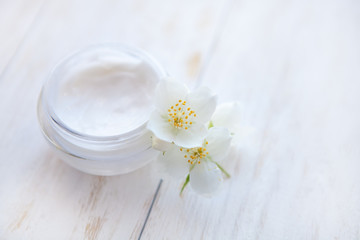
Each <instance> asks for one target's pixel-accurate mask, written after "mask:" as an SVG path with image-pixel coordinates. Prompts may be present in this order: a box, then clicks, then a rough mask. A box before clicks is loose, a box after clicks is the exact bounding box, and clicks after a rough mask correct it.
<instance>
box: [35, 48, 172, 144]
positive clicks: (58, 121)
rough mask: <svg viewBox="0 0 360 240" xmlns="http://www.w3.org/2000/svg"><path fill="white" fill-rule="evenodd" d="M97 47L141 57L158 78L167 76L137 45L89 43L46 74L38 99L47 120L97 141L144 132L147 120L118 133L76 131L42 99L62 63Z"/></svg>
mask: <svg viewBox="0 0 360 240" xmlns="http://www.w3.org/2000/svg"><path fill="white" fill-rule="evenodd" d="M98 48H99V49H100V48H113V49H115V50H119V51H121V52H123V53H125V54H129V55H131V56H135V57H138V58H141V59H142V60H144V61H146V63H148V64H149V65H150V66H151V67H152V69H153V70H154V71H155V73H156V74H157V75H158V76H159V80H161V79H162V78H165V77H167V76H168V74H167V72H166V71H165V70H164V69H163V67H162V66H161V65H160V63H159V62H157V61H156V60H155V59H154V58H153V57H152V56H151V55H149V54H148V53H147V52H146V51H144V50H142V49H140V48H138V47H133V46H130V45H125V44H120V43H102V44H96V45H90V46H88V47H85V48H82V49H80V50H78V51H76V52H74V53H72V54H70V55H68V56H66V57H64V58H63V59H62V60H61V61H59V63H58V64H56V65H55V67H54V68H53V69H52V70H51V72H50V74H49V75H48V77H47V80H46V82H45V84H44V86H43V88H42V90H41V92H40V96H39V101H42V102H43V104H44V105H45V106H44V109H43V110H44V111H45V112H46V113H47V114H48V117H49V118H50V119H49V120H50V121H51V122H52V123H53V124H55V125H56V126H57V127H59V128H60V129H61V130H63V131H65V132H66V133H68V134H70V135H72V136H74V137H77V138H80V139H83V140H87V141H97V142H98V141H104V142H108V141H116V140H126V139H129V138H131V137H133V136H134V135H138V134H141V133H142V132H144V131H145V130H146V125H147V121H148V120H145V122H143V123H142V124H140V125H138V126H137V127H135V128H133V129H131V130H129V131H126V132H123V133H120V134H115V135H106V136H97V135H91V134H86V133H83V132H80V131H77V130H75V129H73V128H71V127H69V126H68V125H67V124H65V123H64V122H63V121H62V120H61V119H60V118H59V117H58V115H57V114H56V111H55V110H54V108H53V107H52V106H50V105H49V104H48V102H47V101H46V99H44V98H47V92H46V89H48V88H49V87H48V85H49V84H51V82H52V81H51V79H52V77H53V76H54V74H55V72H56V70H57V69H58V68H60V67H61V66H62V65H63V64H65V63H67V62H69V61H71V60H72V59H74V58H76V57H77V56H79V55H81V54H83V53H86V52H90V51H92V50H96V49H98Z"/></svg>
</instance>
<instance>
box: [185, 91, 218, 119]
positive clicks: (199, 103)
mask: <svg viewBox="0 0 360 240" xmlns="http://www.w3.org/2000/svg"><path fill="white" fill-rule="evenodd" d="M187 101H188V103H189V105H190V107H191V109H193V110H194V111H195V113H196V121H198V122H200V123H205V122H207V121H209V120H210V118H211V116H212V115H213V113H214V111H215V108H216V103H217V96H216V95H215V94H214V93H213V92H212V91H211V90H210V89H209V88H207V87H200V88H198V89H197V90H195V91H193V92H191V93H190V94H189V95H188V98H187Z"/></svg>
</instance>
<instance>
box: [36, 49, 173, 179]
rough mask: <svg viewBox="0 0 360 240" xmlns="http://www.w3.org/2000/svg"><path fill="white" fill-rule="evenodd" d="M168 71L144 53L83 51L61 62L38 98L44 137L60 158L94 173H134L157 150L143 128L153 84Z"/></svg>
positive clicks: (75, 166) (82, 169)
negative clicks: (152, 146)
mask: <svg viewBox="0 0 360 240" xmlns="http://www.w3.org/2000/svg"><path fill="white" fill-rule="evenodd" d="M166 76H167V73H166V72H165V71H164V69H163V68H162V67H161V65H160V64H159V63H158V62H157V61H156V60H155V59H154V58H152V57H151V56H149V55H148V54H147V53H145V52H144V51H142V50H140V49H137V48H133V47H129V46H124V45H120V44H102V45H96V46H91V47H88V48H86V49H84V50H81V51H79V52H77V53H75V54H73V55H71V56H70V57H67V58H65V59H64V60H63V61H61V62H60V63H59V64H58V65H57V66H56V67H55V68H54V70H53V71H52V72H51V74H50V75H49V77H48V79H47V81H46V82H45V84H44V86H43V88H42V90H41V93H40V96H39V100H38V107H37V112H38V120H39V123H40V127H41V129H42V132H43V135H44V136H45V138H46V139H47V141H48V142H49V143H50V145H51V146H52V147H54V149H55V152H56V153H57V154H58V156H59V158H61V159H62V160H63V161H65V162H66V163H68V164H69V165H71V166H72V167H74V168H76V169H78V170H80V171H83V172H86V173H90V174H95V175H103V176H109V175H117V174H124V173H128V172H131V171H134V170H136V169H138V168H140V167H142V166H144V165H146V164H147V163H149V162H150V161H151V160H153V159H155V158H156V156H157V154H158V152H157V151H155V150H153V149H152V148H151V133H150V132H149V131H148V130H147V128H146V124H147V120H148V119H149V116H150V113H151V111H152V110H153V106H152V99H153V97H154V91H155V88H156V85H157V83H158V82H159V81H160V80H161V79H162V78H164V77H166Z"/></svg>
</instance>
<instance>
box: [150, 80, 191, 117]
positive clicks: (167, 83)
mask: <svg viewBox="0 0 360 240" xmlns="http://www.w3.org/2000/svg"><path fill="white" fill-rule="evenodd" d="M188 92H189V89H188V88H187V87H186V86H185V85H184V84H183V83H181V82H177V81H172V80H162V81H160V82H159V83H158V85H157V87H156V90H155V107H156V109H158V110H159V111H160V112H166V111H167V109H168V108H169V107H170V106H171V105H172V104H175V103H177V102H178V100H180V99H181V100H185V98H186V96H187V94H188Z"/></svg>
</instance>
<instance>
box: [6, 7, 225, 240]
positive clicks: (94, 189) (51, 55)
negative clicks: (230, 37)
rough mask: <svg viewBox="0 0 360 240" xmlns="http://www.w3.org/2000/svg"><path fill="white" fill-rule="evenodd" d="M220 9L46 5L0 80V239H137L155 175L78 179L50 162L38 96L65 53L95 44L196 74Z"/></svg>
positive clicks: (186, 75)
mask: <svg viewBox="0 0 360 240" xmlns="http://www.w3.org/2000/svg"><path fill="white" fill-rule="evenodd" d="M222 5H223V3H221V2H218V1H196V2H195V3H192V1H190V0H186V1H181V2H179V1H155V2H151V3H150V2H146V1H131V2H129V1H111V0H108V1H95V0H93V1H81V0H79V1H70V0H69V1H51V2H46V4H45V6H44V7H43V8H42V11H41V12H40V14H39V17H38V18H37V20H36V23H35V24H34V26H32V27H31V29H32V30H31V32H29V33H28V34H27V36H26V39H24V41H23V43H22V44H21V47H20V48H19V49H18V51H17V53H16V55H15V56H14V58H13V61H12V62H11V64H10V65H9V66H8V68H7V71H6V72H5V74H4V75H3V78H2V81H1V82H0V98H1V100H0V112H1V115H0V122H1V126H0V134H1V136H2V137H1V140H0V152H1V161H0V179H1V180H0V189H1V190H0V202H1V204H0V212H1V213H2V214H1V215H0V235H1V236H2V237H4V238H6V239H17V238H24V237H26V239H111V238H113V239H129V238H130V239H137V237H138V235H139V232H140V229H141V227H142V224H143V221H144V220H145V216H146V214H147V211H148V208H149V205H150V203H151V200H152V197H153V194H154V191H155V189H156V187H157V184H158V181H159V175H157V174H156V171H154V170H151V169H152V166H149V167H147V168H144V169H141V170H139V171H137V172H135V173H132V174H127V175H124V176H117V177H106V178H105V177H96V176H89V175H86V174H83V173H80V172H78V171H76V170H74V169H72V168H70V167H68V166H67V165H65V164H64V163H62V162H61V161H60V160H58V159H56V158H55V157H54V155H53V153H52V152H51V150H50V149H49V148H48V147H47V146H46V145H45V141H44V140H43V138H42V136H41V134H40V130H39V128H38V124H37V120H36V100H37V96H38V94H39V92H40V88H41V85H42V83H43V82H44V80H45V79H46V76H47V74H48V72H49V71H50V69H51V68H52V67H53V66H54V64H55V63H56V62H58V61H59V59H61V58H62V57H64V55H67V54H69V53H71V52H72V51H74V50H77V49H79V48H81V47H85V46H87V45H90V44H95V43H99V42H122V43H127V44H131V45H137V46H139V47H142V48H144V49H145V50H148V51H149V52H150V53H151V54H152V55H154V56H155V57H156V58H157V59H159V61H160V62H162V63H163V64H164V66H165V67H166V68H167V69H168V71H169V72H170V73H172V75H174V76H175V77H177V78H179V79H182V80H184V81H187V82H192V81H194V80H195V79H196V78H197V75H198V72H199V66H200V65H201V63H202V62H203V61H204V60H205V58H206V57H205V56H206V54H207V50H208V49H209V46H210V45H211V41H212V39H213V36H214V32H215V25H216V23H217V21H218V17H219V15H220V12H221V9H222Z"/></svg>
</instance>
